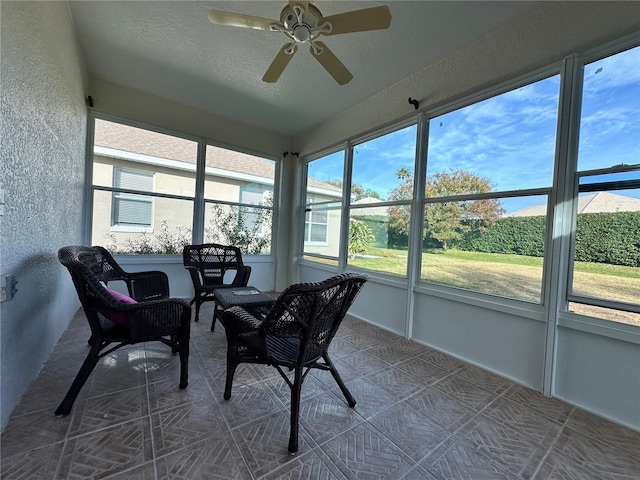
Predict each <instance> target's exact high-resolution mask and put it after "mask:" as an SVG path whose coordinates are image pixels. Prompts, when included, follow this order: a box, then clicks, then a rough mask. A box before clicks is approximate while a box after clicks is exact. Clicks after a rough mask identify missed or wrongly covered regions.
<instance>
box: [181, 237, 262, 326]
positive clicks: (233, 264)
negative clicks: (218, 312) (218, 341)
mask: <svg viewBox="0 0 640 480" xmlns="http://www.w3.org/2000/svg"><path fill="white" fill-rule="evenodd" d="M182 261H183V264H184V268H186V269H187V270H188V271H189V274H190V275H191V281H192V282H193V289H194V291H195V295H194V296H193V299H192V300H191V304H192V305H193V304H194V303H195V304H196V316H195V321H196V322H197V321H198V320H199V315H200V306H201V305H202V303H203V302H208V301H213V302H215V298H214V297H213V291H214V290H215V289H217V288H225V287H246V286H247V283H249V276H250V275H251V267H250V266H248V265H245V264H244V263H243V262H242V253H241V252H240V249H239V248H238V247H232V246H228V245H218V244H216V243H205V244H202V245H187V246H186V247H184V250H183V251H182ZM234 271H235V274H234V275H233V278H232V279H231V282H229V276H230V275H228V274H227V272H234ZM214 311H215V305H214ZM215 325H216V317H215V315H214V316H213V320H212V322H211V331H212V332H213V330H214V328H215Z"/></svg>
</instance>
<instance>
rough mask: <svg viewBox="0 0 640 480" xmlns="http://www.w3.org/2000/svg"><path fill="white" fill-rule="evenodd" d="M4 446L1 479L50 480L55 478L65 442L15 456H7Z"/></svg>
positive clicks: (0, 465)
mask: <svg viewBox="0 0 640 480" xmlns="http://www.w3.org/2000/svg"><path fill="white" fill-rule="evenodd" d="M5 446H6V445H3V451H2V461H0V478H3V479H5V480H49V479H51V478H54V477H55V473H56V468H57V466H58V460H59V459H60V455H61V453H62V447H63V446H64V443H63V442H58V443H54V444H49V445H46V446H44V447H40V448H34V449H32V450H27V451H24V452H22V453H18V454H16V455H13V456H8V455H6V454H5V451H4V450H5V448H4V447H5Z"/></svg>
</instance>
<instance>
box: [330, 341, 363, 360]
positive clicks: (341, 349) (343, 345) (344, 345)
mask: <svg viewBox="0 0 640 480" xmlns="http://www.w3.org/2000/svg"><path fill="white" fill-rule="evenodd" d="M354 339H355V337H354ZM360 350H361V348H360V346H358V345H356V344H354V343H351V342H350V341H349V337H338V336H337V335H336V337H335V338H334V339H333V341H332V342H331V345H329V355H330V356H331V358H332V359H335V358H340V357H342V356H344V355H349V354H351V353H356V352H359V351H360Z"/></svg>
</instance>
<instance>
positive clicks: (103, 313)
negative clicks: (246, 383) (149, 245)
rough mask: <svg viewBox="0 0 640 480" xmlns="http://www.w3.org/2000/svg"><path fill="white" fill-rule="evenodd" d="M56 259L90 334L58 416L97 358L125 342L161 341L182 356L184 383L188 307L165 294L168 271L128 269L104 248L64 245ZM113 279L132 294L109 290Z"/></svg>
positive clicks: (183, 381) (184, 378) (66, 410)
mask: <svg viewBox="0 0 640 480" xmlns="http://www.w3.org/2000/svg"><path fill="white" fill-rule="evenodd" d="M58 259H59V260H60V263H62V264H63V265H64V266H65V267H67V269H68V270H69V273H70V274H71V278H72V280H73V283H74V285H75V287H76V291H77V292H78V297H79V298H80V303H81V304H82V308H83V309H84V313H85V315H86V317H87V320H88V321H89V326H90V328H91V338H90V339H89V344H90V350H89V353H88V354H87V358H86V359H85V360H84V363H83V364H82V366H81V367H80V371H79V372H78V374H77V375H76V378H75V380H74V381H73V383H72V384H71V387H70V388H69V391H68V392H67V395H66V396H65V397H64V400H62V403H60V406H59V407H58V409H57V410H56V415H58V416H64V415H68V414H69V413H70V412H71V408H72V407H73V403H74V401H75V399H76V397H77V396H78V394H79V393H80V390H81V389H82V386H83V385H84V383H85V382H86V380H87V378H88V377H89V375H90V374H91V372H92V371H93V369H94V367H95V366H96V364H97V363H98V360H100V359H101V358H102V357H104V356H105V355H108V354H110V353H111V352H113V351H114V350H117V349H118V348H120V347H122V346H124V345H131V344H134V343H140V342H148V341H160V342H162V343H164V344H166V345H168V346H170V347H171V349H172V351H173V352H174V353H176V352H177V353H179V355H180V384H179V387H180V388H186V386H187V384H188V375H189V373H188V359H189V329H190V325H191V307H190V306H189V302H188V301H186V300H182V299H174V298H169V280H168V278H167V275H166V274H165V273H164V272H159V271H153V272H138V273H127V272H125V271H124V270H123V269H122V268H121V267H120V266H119V265H118V264H117V263H116V262H115V260H114V259H113V257H112V256H111V255H110V254H109V252H107V251H106V250H105V249H104V248H102V247H83V246H69V247H63V248H61V249H60V250H59V251H58ZM114 280H121V281H123V282H125V283H126V285H127V288H128V290H129V296H130V298H127V297H126V296H122V295H118V294H117V292H114V291H110V290H109V288H108V287H107V284H108V283H109V282H110V281H114ZM136 302H137V303H136ZM114 344H115V345H114Z"/></svg>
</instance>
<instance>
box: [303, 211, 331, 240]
mask: <svg viewBox="0 0 640 480" xmlns="http://www.w3.org/2000/svg"><path fill="white" fill-rule="evenodd" d="M328 218H329V215H328V214H327V211H320V210H314V211H312V210H309V211H308V212H305V215H304V241H305V244H316V245H326V244H327V230H328V221H327V219H328Z"/></svg>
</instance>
